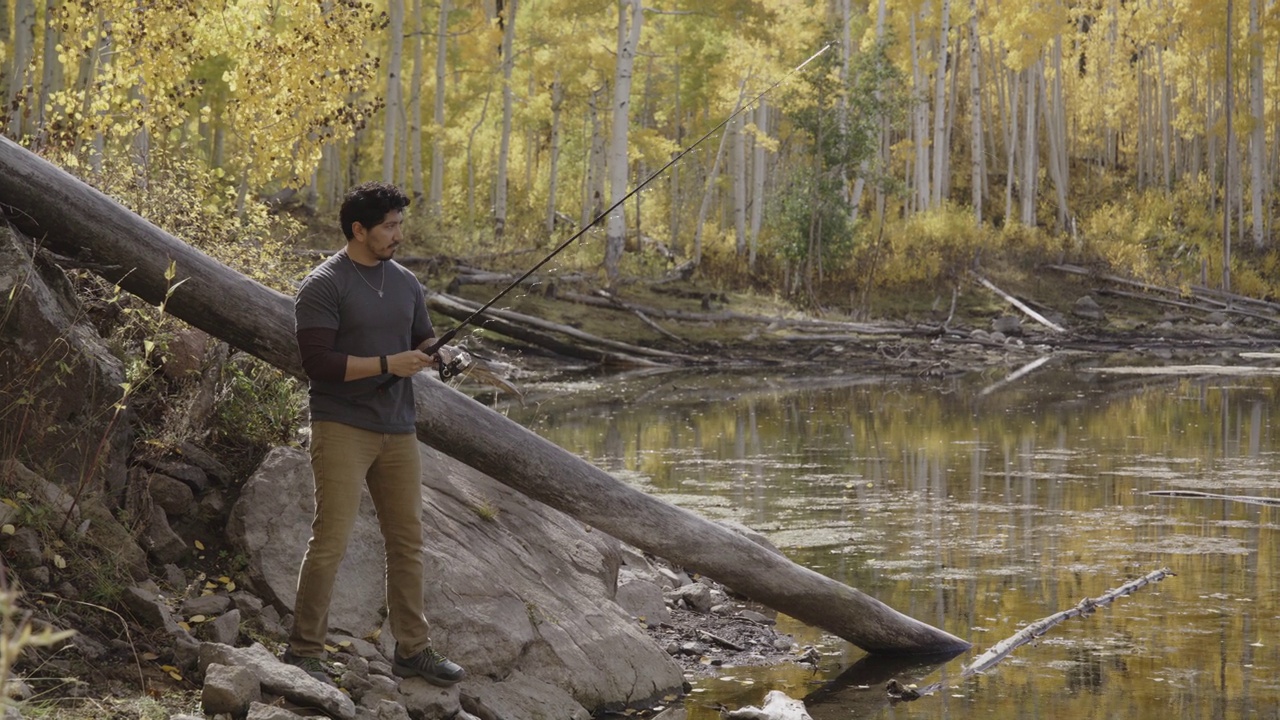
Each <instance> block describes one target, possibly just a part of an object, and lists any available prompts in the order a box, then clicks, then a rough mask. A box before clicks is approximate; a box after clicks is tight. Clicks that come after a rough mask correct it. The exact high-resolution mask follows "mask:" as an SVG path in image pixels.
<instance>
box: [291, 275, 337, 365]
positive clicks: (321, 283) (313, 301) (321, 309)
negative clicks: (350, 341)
mask: <svg viewBox="0 0 1280 720" xmlns="http://www.w3.org/2000/svg"><path fill="white" fill-rule="evenodd" d="M338 304H339V303H338V290H337V286H336V285H335V283H334V282H333V278H331V277H329V276H327V275H322V274H313V275H310V276H308V277H307V279H306V280H305V281H304V282H303V283H302V287H300V288H298V296H297V297H296V298H295V299H294V303H293V314H294V323H295V325H294V337H295V338H296V339H297V342H298V356H299V357H300V358H301V360H302V370H303V372H305V373H306V374H307V378H309V379H311V380H317V381H321V382H339V383H340V382H343V381H345V380H346V379H347V354H346V353H341V352H338V351H336V350H334V349H333V346H334V343H335V342H336V341H337V338H338V324H339V319H340V316H339V313H338Z"/></svg>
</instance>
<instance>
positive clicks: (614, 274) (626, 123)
mask: <svg viewBox="0 0 1280 720" xmlns="http://www.w3.org/2000/svg"><path fill="white" fill-rule="evenodd" d="M617 7H618V45H617V47H618V54H617V64H616V65H615V67H614V75H613V106H612V113H613V117H612V120H611V131H610V133H609V161H608V170H609V204H610V205H613V204H616V203H618V202H619V201H620V200H622V198H623V197H624V196H625V195H626V194H627V192H628V191H629V189H630V188H629V187H628V184H627V180H628V177H627V175H628V169H629V168H630V163H629V157H628V145H627V137H628V134H629V132H630V128H631V82H632V74H633V72H634V64H635V55H636V46H637V45H639V43H640V29H641V26H642V25H643V24H644V8H643V0H618V3H617ZM606 222H607V227H606V231H605V232H606V238H605V253H604V268H605V274H606V275H607V277H608V279H609V283H610V285H612V284H613V283H614V282H616V281H617V279H618V271H619V267H618V265H619V262H620V261H621V260H622V250H623V245H624V242H625V239H626V238H625V236H626V215H625V212H624V208H623V207H622V206H621V205H619V206H618V207H617V208H616V209H615V210H614V211H613V212H612V213H610V214H609V218H608V220H607V221H606Z"/></svg>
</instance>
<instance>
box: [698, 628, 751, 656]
mask: <svg viewBox="0 0 1280 720" xmlns="http://www.w3.org/2000/svg"><path fill="white" fill-rule="evenodd" d="M698 637H700V638H702V639H703V640H707V641H709V642H713V643H715V644H717V645H719V646H720V647H724V648H728V649H730V650H732V651H734V652H742V651H743V650H746V648H744V647H742V646H741V645H739V644H738V643H736V642H733V641H732V640H726V639H725V638H722V637H720V636H719V635H714V634H712V633H709V632H707V631H706V630H699V631H698Z"/></svg>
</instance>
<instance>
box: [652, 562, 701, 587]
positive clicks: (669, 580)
mask: <svg viewBox="0 0 1280 720" xmlns="http://www.w3.org/2000/svg"><path fill="white" fill-rule="evenodd" d="M658 574H659V575H660V576H661V577H662V580H663V582H662V583H660V584H661V585H663V587H669V588H678V587H683V586H685V585H688V584H689V583H691V582H693V580H692V579H691V578H690V577H689V575H688V573H686V572H684V571H683V570H673V569H671V568H668V567H659V568H658Z"/></svg>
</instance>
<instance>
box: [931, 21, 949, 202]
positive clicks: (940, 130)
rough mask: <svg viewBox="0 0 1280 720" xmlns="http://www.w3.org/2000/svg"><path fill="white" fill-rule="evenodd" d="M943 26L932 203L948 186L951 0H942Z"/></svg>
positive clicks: (935, 103)
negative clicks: (948, 91)
mask: <svg viewBox="0 0 1280 720" xmlns="http://www.w3.org/2000/svg"><path fill="white" fill-rule="evenodd" d="M941 22H942V29H941V31H940V32H939V35H938V70H937V76H936V77H935V78H934V82H935V85H934V90H933V185H932V186H931V187H930V193H929V207H931V208H934V207H940V206H941V205H942V192H943V189H944V188H945V187H946V185H947V182H946V172H947V158H948V156H949V154H950V152H951V148H950V147H949V143H948V142H947V136H946V129H947V66H948V65H949V64H950V63H948V62H947V56H948V55H949V54H950V50H951V42H950V40H949V39H948V36H949V35H950V34H951V0H942V17H941Z"/></svg>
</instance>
